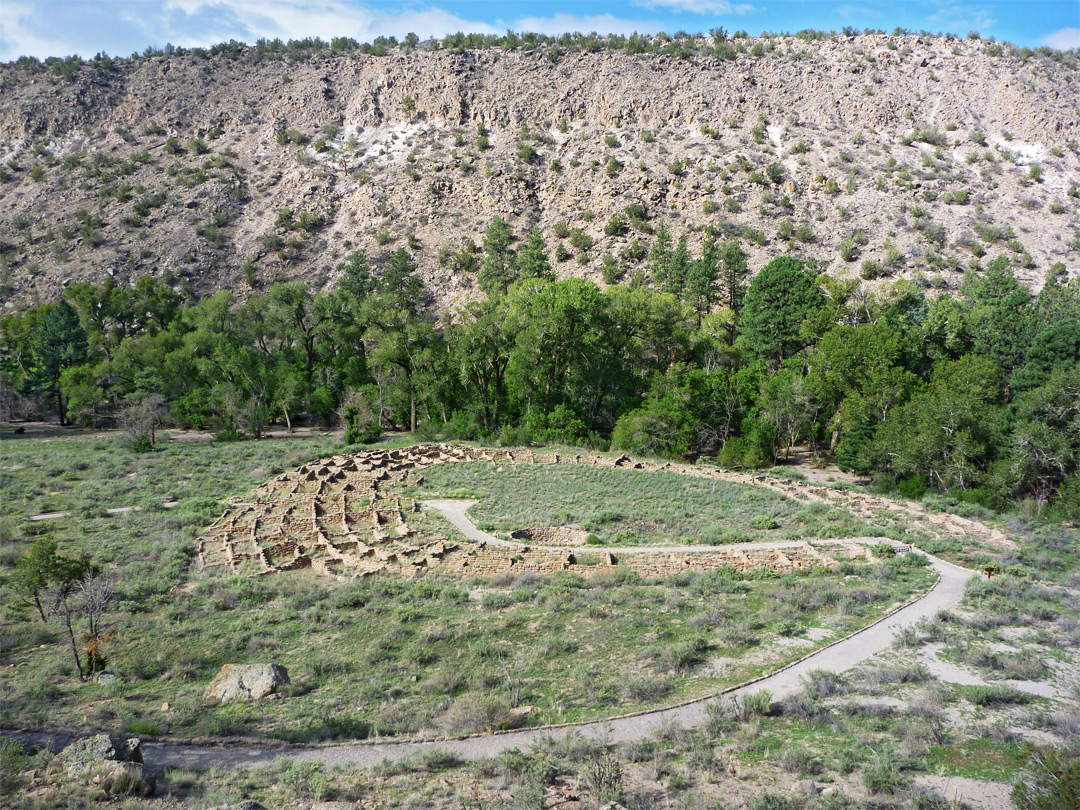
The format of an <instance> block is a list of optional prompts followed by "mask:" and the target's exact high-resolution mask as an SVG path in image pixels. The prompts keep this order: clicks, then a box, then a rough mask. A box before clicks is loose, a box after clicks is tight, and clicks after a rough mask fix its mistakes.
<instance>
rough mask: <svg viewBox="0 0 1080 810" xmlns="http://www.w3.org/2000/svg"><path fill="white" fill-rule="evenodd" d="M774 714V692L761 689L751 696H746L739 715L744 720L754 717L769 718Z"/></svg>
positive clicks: (740, 706)
mask: <svg viewBox="0 0 1080 810" xmlns="http://www.w3.org/2000/svg"><path fill="white" fill-rule="evenodd" d="M771 713H772V692H770V691H769V690H767V689H761V690H760V691H757V692H754V693H752V694H749V695H744V696H743V699H742V702H741V704H740V705H739V715H740V718H741V719H742V720H749V719H750V718H752V717H768V716H769V715H770V714H771Z"/></svg>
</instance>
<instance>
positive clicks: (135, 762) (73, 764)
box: [60, 734, 155, 796]
mask: <svg viewBox="0 0 1080 810" xmlns="http://www.w3.org/2000/svg"><path fill="white" fill-rule="evenodd" d="M60 760H61V762H63V763H64V765H65V766H66V768H67V773H68V776H70V777H73V778H84V779H85V778H89V779H90V780H91V781H92V782H93V783H94V784H96V785H98V786H99V787H101V789H102V790H104V791H105V792H107V793H112V794H115V795H120V796H152V795H153V794H154V786H155V780H154V777H152V776H147V775H146V772H145V770H144V768H143V764H142V762H143V758H142V747H141V745H140V743H139V740H138V738H137V737H121V736H119V735H113V734H95V735H94V736H93V737H84V738H83V739H81V740H76V741H75V742H73V743H71V745H69V746H67V747H66V748H65V749H64V750H63V751H61V752H60Z"/></svg>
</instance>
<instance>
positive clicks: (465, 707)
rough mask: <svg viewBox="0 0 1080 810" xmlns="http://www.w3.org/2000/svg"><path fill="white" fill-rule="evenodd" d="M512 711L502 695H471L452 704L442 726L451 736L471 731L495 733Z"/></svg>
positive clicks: (443, 718) (462, 697)
mask: <svg viewBox="0 0 1080 810" xmlns="http://www.w3.org/2000/svg"><path fill="white" fill-rule="evenodd" d="M509 711H510V704H509V703H508V702H507V701H506V698H504V697H502V696H501V695H483V694H475V693H470V694H467V695H462V696H461V697H459V698H457V699H456V700H454V702H453V703H451V704H450V708H449V709H447V710H446V714H444V715H443V717H442V721H441V726H442V727H443V729H445V730H446V731H447V732H449V733H451V734H462V733H466V732H470V731H495V730H496V729H497V728H499V726H500V725H501V724H502V722H503V721H504V719H505V718H506V715H507V713H508V712H509Z"/></svg>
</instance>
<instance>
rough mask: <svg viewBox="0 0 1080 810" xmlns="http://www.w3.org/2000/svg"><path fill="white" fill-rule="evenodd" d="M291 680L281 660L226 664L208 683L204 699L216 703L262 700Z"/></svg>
mask: <svg viewBox="0 0 1080 810" xmlns="http://www.w3.org/2000/svg"><path fill="white" fill-rule="evenodd" d="M288 683H289V673H288V671H287V670H286V669H285V667H283V666H280V665H278V664H226V665H225V666H223V667H222V668H221V671H220V672H218V674H217V675H215V676H214V680H212V681H211V682H210V685H209V686H207V687H206V691H205V692H204V693H203V699H204V700H207V701H210V702H213V703H231V702H232V701H235V700H241V701H252V700H261V699H262V698H265V697H268V696H270V695H273V694H276V693H277V692H278V690H279V689H280V688H281V687H282V686H285V685H287V684H288Z"/></svg>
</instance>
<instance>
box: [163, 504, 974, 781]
mask: <svg viewBox="0 0 1080 810" xmlns="http://www.w3.org/2000/svg"><path fill="white" fill-rule="evenodd" d="M473 503H475V501H447V500H442V501H428V502H426V504H425V505H426V506H429V507H430V508H434V509H437V510H438V511H439V512H440V513H442V514H443V515H444V516H445V517H446V519H447V520H449V521H450V522H451V523H452V524H453V525H454V526H455V527H456V528H457V529H458V530H459V531H460V532H461V533H462V534H464V535H465V536H466V537H468V538H469V539H471V540H475V541H477V542H486V543H490V544H493V545H515V544H513V543H507V542H506V541H505V540H500V539H499V538H497V537H493V536H492V535H490V534H487V533H486V532H482V531H480V530H479V529H477V528H476V526H474V525H473V524H472V522H471V521H470V520H469V519H468V518H467V517H466V516H465V512H466V510H467V509H468V508H469V507H470V506H472V505H473ZM834 542H873V543H880V542H883V541H882V539H881V538H866V539H865V540H862V541H859V540H844V541H834ZM791 545H799V543H783V542H767V543H745V544H740V546H741V547H743V548H783V547H784V546H791ZM708 548H709V547H708V546H687V547H680V546H669V547H664V546H648V547H623V548H619V549H618V550H619V552H620V553H643V552H651V553H656V552H671V551H695V552H702V551H708ZM724 548H731V546H724ZM564 550H565V549H564ZM588 550H590V551H595V550H596V549H595V548H590V549H588ZM912 553H922V552H912ZM926 556H927V557H928V558H929V560H930V564H931V566H932V567H933V569H934V570H935V571H936V572H937V573H938V576H939V579H938V582H937V584H936V585H935V586H934V587H933V588H932V589H931V590H930V591H929V592H928V593H927V594H926V595H925V596H923V597H922V598H920V599H918V600H916V601H914V602H912V603H911V604H909V605H907V606H905V607H903V608H901V609H900V610H898V611H896V612H895V613H893V614H892V615H890V616H888V617H886V618H884V619H882V620H881V621H879V622H876V623H875V624H873V625H870V626H869V627H867V628H864V629H863V630H861V631H859V632H857V633H855V634H854V635H852V636H849V637H847V638H845V639H842V640H840V641H838V642H836V643H834V644H832V645H830V646H828V647H825V648H823V649H821V650H819V651H818V652H816V653H812V654H811V655H809V656H808V657H806V658H805V659H803V660H802V661H799V662H797V663H795V664H793V665H791V666H788V667H786V668H784V669H782V670H780V671H778V672H776V673H774V674H773V675H770V676H768V677H766V678H763V679H762V680H760V681H757V682H756V683H754V684H752V685H750V686H747V687H743V688H740V689H736V690H734V691H732V692H728V693H726V694H725V695H723V696H722V697H721V698H718V699H721V700H732V699H738V698H739V697H742V696H744V695H746V694H750V693H753V692H757V691H759V690H762V689H767V690H768V691H769V692H771V693H772V696H773V699H774V700H779V699H781V698H784V697H786V696H788V695H791V694H794V693H795V692H798V691H799V690H800V689H801V688H802V678H803V676H805V675H806V673H808V672H810V671H811V670H815V669H823V670H828V671H830V672H844V671H846V670H849V669H851V668H853V667H855V666H857V665H858V664H860V663H862V662H863V661H865V660H866V659H867V658H870V657H871V656H873V655H875V654H876V653H879V652H881V651H882V650H885V649H887V648H888V647H889V646H890V645H891V644H892V641H893V638H894V636H895V634H896V632H897V631H898V630H900V629H902V628H905V627H910V626H911V625H913V624H915V623H916V622H918V621H919V620H920V619H923V618H928V617H931V616H934V615H936V614H937V613H938V611H941V610H947V609H949V608H952V607H955V606H956V605H957V604H958V603H959V602H960V599H961V598H962V597H963V594H964V584H965V583H966V582H967V580H968V578H969V577H971V576H972V574H973V573H974V572H972V571H968V570H967V569H964V568H961V567H959V566H956V565H953V564H952V563H949V562H946V561H944V560H941V559H938V558H937V557H934V556H931V555H929V554H928V555H926ZM706 704H707V701H704V700H702V701H698V702H695V703H691V704H688V705H685V706H677V707H674V708H669V709H658V710H656V711H651V712H648V713H644V714H639V715H635V716H633V717H622V718H616V719H612V720H598V721H595V722H590V723H582V724H579V725H574V726H570V727H556V728H550V727H549V728H546V729H545V728H540V729H526V730H522V731H513V732H508V733H497V734H486V735H481V736H477V737H471V738H468V739H463V740H439V741H432V742H385V743H382V742H377V741H364V742H355V743H345V744H341V745H329V746H313V747H308V748H288V749H281V748H273V747H260V746H250V747H249V746H244V747H239V746H238V747H227V748H225V747H223V748H199V747H193V746H183V745H156V744H146V745H144V746H143V754H144V757H145V759H146V763H147V765H149V766H150V767H151V768H153V769H161V768H164V767H166V766H170V765H173V766H181V767H183V766H188V767H191V766H202V767H206V766H213V765H218V766H241V767H242V766H244V765H248V764H255V763H259V762H264V761H267V760H272V759H274V758H275V757H278V756H282V755H284V756H289V757H292V758H294V759H297V760H302V761H317V762H324V763H327V764H338V763H354V764H357V765H360V766H362V767H371V766H373V765H378V764H379V763H380V762H383V761H384V760H392V761H398V760H401V759H405V758H406V757H410V756H414V755H416V754H420V753H423V752H424V751H430V750H433V749H439V750H443V751H447V752H450V753H452V754H454V755H455V756H457V757H459V758H461V759H465V760H473V759H481V758H485V757H491V756H494V755H496V754H498V753H499V752H500V751H504V750H506V749H508V748H519V749H521V750H528V749H530V748H531V747H532V745H533V744H534V743H535V742H537V741H538V740H539V739H540V738H547V737H554V738H559V737H562V736H565V735H574V736H578V737H581V738H584V739H604V740H609V741H611V742H627V741H630V740H636V739H641V738H644V737H649V736H651V735H652V734H653V733H654V732H655V731H656V730H657V728H658V727H660V726H661V725H664V724H668V723H678V724H680V725H683V726H695V725H699V724H700V723H701V722H702V721H703V720H704V719H705V707H706Z"/></svg>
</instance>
